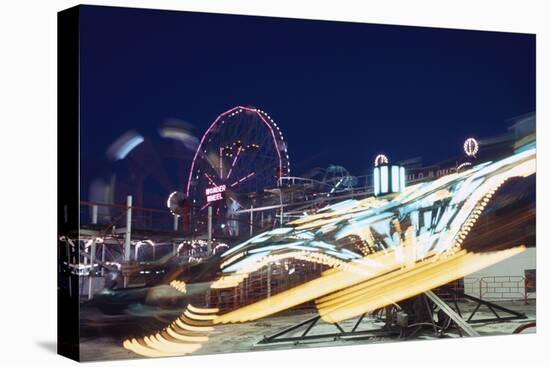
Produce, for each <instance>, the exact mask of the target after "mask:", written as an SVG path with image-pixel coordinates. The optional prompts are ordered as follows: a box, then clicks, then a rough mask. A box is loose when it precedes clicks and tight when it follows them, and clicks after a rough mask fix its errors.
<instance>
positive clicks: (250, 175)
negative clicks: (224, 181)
mask: <svg viewBox="0 0 550 367" xmlns="http://www.w3.org/2000/svg"><path fill="white" fill-rule="evenodd" d="M255 174H256V172H252V173H249V174H248V175H247V176H244V177H242V178H241V179H240V180H238V181H235V182H233V183H232V184H231V187H233V186H236V185H238V184H240V183H241V182H243V181H244V180H248V179H249V178H250V177H252V176H254V175H255Z"/></svg>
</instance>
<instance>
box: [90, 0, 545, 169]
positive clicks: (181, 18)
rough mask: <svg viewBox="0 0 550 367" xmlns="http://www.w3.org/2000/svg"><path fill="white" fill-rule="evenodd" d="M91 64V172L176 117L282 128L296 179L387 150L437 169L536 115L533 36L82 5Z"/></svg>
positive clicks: (367, 161) (358, 164) (355, 165)
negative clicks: (121, 145)
mask: <svg viewBox="0 0 550 367" xmlns="http://www.w3.org/2000/svg"><path fill="white" fill-rule="evenodd" d="M81 63H82V64H81V82H82V85H81V98H82V109H81V133H82V145H81V147H82V155H81V156H82V159H83V164H84V166H83V168H82V169H83V171H86V170H88V171H90V172H89V174H90V175H94V174H95V172H91V171H93V170H94V169H95V168H94V167H96V166H100V165H101V164H102V163H101V160H102V159H104V152H105V150H106V148H107V146H108V145H109V144H110V143H111V142H112V141H113V140H114V139H116V138H117V137H118V136H120V134H122V133H123V132H125V131H127V130H129V129H136V130H138V131H140V132H142V133H144V134H151V135H153V134H156V131H157V129H158V127H159V125H160V124H161V123H162V122H163V121H165V120H166V119H169V118H177V119H180V120H185V121H188V122H190V123H192V124H193V125H194V126H195V134H196V135H197V136H200V135H202V133H203V132H204V130H205V129H206V127H207V126H208V124H209V123H210V122H211V121H212V119H214V118H215V117H216V115H217V114H218V113H220V112H222V111H225V110H227V109H228V108H230V107H232V106H234V105H237V104H242V105H254V106H257V107H260V108H262V109H263V110H265V111H267V112H268V113H269V114H270V115H271V116H272V117H273V118H274V119H275V120H276V121H277V122H278V124H279V125H280V126H281V129H282V131H283V132H284V135H285V138H286V140H287V141H288V143H289V152H290V156H291V161H292V167H293V168H294V172H293V173H295V174H300V173H303V172H304V171H306V170H308V169H310V168H313V167H315V166H328V165H329V164H331V163H333V164H339V165H343V166H345V167H346V168H348V169H349V170H350V171H351V172H352V173H353V174H356V175H361V174H365V173H366V172H367V171H368V170H370V168H371V166H372V159H373V157H374V155H375V154H376V153H378V152H380V151H383V152H386V153H387V154H388V155H389V156H390V158H394V159H396V160H399V159H406V158H410V157H415V156H423V157H424V161H425V162H427V163H430V162H437V161H439V160H442V159H445V158H448V157H451V156H454V155H456V154H459V153H460V149H461V142H462V141H463V140H464V138H466V137H468V136H470V135H473V136H476V137H483V136H488V135H495V134H498V133H501V132H504V131H505V130H506V127H507V126H508V123H507V122H506V120H507V119H509V118H512V117H515V116H518V115H521V114H524V113H527V112H531V111H534V110H535V36H534V35H527V34H512V33H497V32H479V31H462V30H446V29H434V28H419V27H403V26H384V25H372V24H357V23H345V22H326V21H309V20H292V19H281V18H269V17H248V16H247V17H245V16H229V15H215V14H199V13H186V12H167V11H155V10H139V9H125V8H110V7H83V8H82V13H81ZM86 164H87V165H88V166H87V167H89V168H87V167H86ZM181 170H185V171H186V172H187V170H188V167H181Z"/></svg>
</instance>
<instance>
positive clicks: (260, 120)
mask: <svg viewBox="0 0 550 367" xmlns="http://www.w3.org/2000/svg"><path fill="white" fill-rule="evenodd" d="M289 173H290V162H289V155H288V150H287V144H286V142H285V140H284V138H283V134H282V133H281V130H280V129H279V127H278V126H277V124H276V123H275V122H274V121H273V119H272V118H271V117H270V116H269V114H267V113H266V112H265V111H262V110H260V109H258V108H255V107H244V106H236V107H233V108H231V109H229V110H227V111H225V112H223V113H221V114H220V115H219V116H218V117H217V118H216V119H215V120H214V121H213V122H212V123H211V124H210V126H209V127H208V129H207V130H206V132H205V133H204V135H203V136H202V138H201V140H200V143H199V146H198V148H197V151H196V152H195V156H194V158H193V161H192V163H191V169H190V172H189V179H188V182H187V189H186V190H187V191H186V194H187V197H188V198H189V199H190V200H191V203H192V206H193V208H194V209H193V213H194V216H195V218H198V217H201V216H204V215H205V213H206V211H207V208H208V207H212V210H213V214H214V217H215V221H214V223H215V224H217V225H221V226H222V227H225V225H226V224H227V223H226V222H227V221H229V220H230V219H232V218H234V213H235V212H236V211H237V210H240V209H243V208H248V207H249V206H250V205H251V197H252V196H254V194H255V193H259V192H261V191H262V190H263V189H264V188H269V187H275V186H277V181H278V179H279V178H280V177H284V176H288V175H289Z"/></svg>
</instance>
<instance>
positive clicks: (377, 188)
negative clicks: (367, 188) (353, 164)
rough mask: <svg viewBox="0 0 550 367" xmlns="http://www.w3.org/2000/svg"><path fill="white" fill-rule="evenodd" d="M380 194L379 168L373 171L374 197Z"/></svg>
mask: <svg viewBox="0 0 550 367" xmlns="http://www.w3.org/2000/svg"><path fill="white" fill-rule="evenodd" d="M379 193H380V168H378V167H376V168H375V169H374V195H378V194H379Z"/></svg>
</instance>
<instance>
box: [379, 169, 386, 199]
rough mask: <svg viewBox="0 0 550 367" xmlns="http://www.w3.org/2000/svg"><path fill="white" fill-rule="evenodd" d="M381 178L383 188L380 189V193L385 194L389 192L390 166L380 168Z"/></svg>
mask: <svg viewBox="0 0 550 367" xmlns="http://www.w3.org/2000/svg"><path fill="white" fill-rule="evenodd" d="M380 178H381V182H380V186H381V189H380V192H381V193H382V194H385V193H387V192H388V166H382V167H380Z"/></svg>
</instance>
